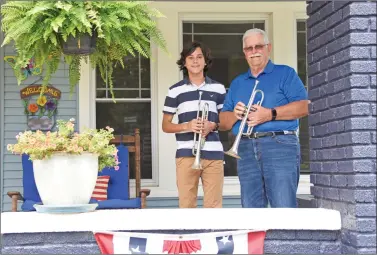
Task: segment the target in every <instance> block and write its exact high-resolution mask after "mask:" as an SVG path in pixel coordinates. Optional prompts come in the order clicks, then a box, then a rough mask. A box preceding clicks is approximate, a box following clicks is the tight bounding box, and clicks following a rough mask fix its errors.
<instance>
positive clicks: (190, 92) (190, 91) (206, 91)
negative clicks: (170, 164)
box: [163, 77, 226, 160]
mask: <svg viewBox="0 0 377 255" xmlns="http://www.w3.org/2000/svg"><path fill="white" fill-rule="evenodd" d="M199 91H202V92H203V94H202V98H201V103H200V107H203V105H204V104H205V103H208V104H209V112H208V120H209V121H212V122H215V123H219V112H220V111H221V109H222V108H223V102H224V99H225V94H226V90H225V87H224V85H222V84H220V83H219V82H217V81H214V80H212V79H211V78H209V77H206V78H205V82H204V83H203V84H202V85H200V86H195V85H193V84H191V83H190V82H189V81H188V80H187V79H184V80H182V81H180V82H178V83H177V84H174V85H173V86H171V87H170V88H169V92H168V95H167V96H166V99H165V104H164V110H163V112H164V113H165V114H178V123H179V124H181V123H187V122H189V121H191V120H192V119H195V118H196V116H197V111H198V103H199ZM200 109H202V108H200ZM200 116H201V115H200ZM175 137H176V139H177V146H178V147H177V152H176V158H179V157H193V156H194V155H193V154H192V148H193V146H194V133H193V132H190V131H189V132H181V133H176V134H175ZM198 140H199V139H198V136H197V137H196V141H198ZM223 151H224V150H223V146H222V144H221V142H220V138H219V133H218V132H217V131H215V132H210V133H209V134H208V135H207V137H206V142H205V144H204V146H203V148H202V150H201V158H204V159H211V160H223V159H224V153H223Z"/></svg>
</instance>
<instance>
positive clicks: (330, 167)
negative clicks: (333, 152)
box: [322, 162, 338, 173]
mask: <svg viewBox="0 0 377 255" xmlns="http://www.w3.org/2000/svg"><path fill="white" fill-rule="evenodd" d="M322 172H324V173H334V172H338V167H337V163H336V162H322Z"/></svg>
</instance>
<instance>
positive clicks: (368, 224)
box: [342, 215, 376, 232]
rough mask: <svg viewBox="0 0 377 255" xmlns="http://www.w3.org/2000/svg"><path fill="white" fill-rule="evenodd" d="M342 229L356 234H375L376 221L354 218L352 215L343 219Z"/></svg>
mask: <svg viewBox="0 0 377 255" xmlns="http://www.w3.org/2000/svg"><path fill="white" fill-rule="evenodd" d="M342 222H343V227H344V228H346V229H348V230H352V231H358V232H375V231H376V219H373V218H355V217H354V216H352V215H348V217H343V219H342Z"/></svg>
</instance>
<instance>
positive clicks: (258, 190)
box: [220, 29, 308, 208]
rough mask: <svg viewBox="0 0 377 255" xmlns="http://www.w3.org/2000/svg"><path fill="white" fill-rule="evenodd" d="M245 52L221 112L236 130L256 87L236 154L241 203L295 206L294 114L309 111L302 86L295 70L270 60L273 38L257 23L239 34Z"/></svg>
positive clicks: (296, 153) (296, 155) (296, 151)
mask: <svg viewBox="0 0 377 255" xmlns="http://www.w3.org/2000/svg"><path fill="white" fill-rule="evenodd" d="M242 40H243V52H244V54H245V58H246V61H247V63H248V64H249V67H250V68H249V70H248V71H247V72H246V73H243V74H240V75H239V76H237V77H236V78H235V79H234V80H233V81H232V83H231V85H230V88H229V91H228V94H227V96H226V98H225V102H224V107H223V109H222V112H221V113H220V122H221V123H222V125H223V128H224V129H227V130H229V129H232V132H233V134H234V135H237V133H238V132H239V126H240V122H241V120H242V118H243V116H244V114H245V106H247V104H248V102H249V99H250V97H251V93H252V91H253V89H254V87H255V86H257V89H259V90H261V91H263V93H264V99H263V101H262V102H261V105H258V104H257V102H258V101H260V100H261V99H262V98H261V93H257V94H256V96H255V100H254V102H253V107H252V110H251V111H250V113H249V114H248V117H247V119H248V121H247V124H248V125H245V129H244V130H243V131H241V132H243V133H246V132H247V128H248V126H250V127H253V130H252V133H251V135H247V134H244V135H243V136H242V138H241V140H240V144H239V147H238V154H239V156H240V157H241V159H239V160H238V169H237V170H238V178H239V181H240V185H241V201H242V207H247V208H258V207H266V206H267V204H268V203H269V204H270V206H271V207H293V208H294V207H297V200H296V192H297V187H298V182H299V177H300V144H299V139H298V135H297V131H298V126H299V123H298V119H299V118H301V117H304V116H306V115H307V114H308V100H307V92H306V90H305V87H304V85H303V83H302V81H301V80H300V78H299V77H298V75H297V73H296V72H295V70H294V69H293V68H291V67H289V66H286V65H277V64H274V63H273V62H272V61H271V60H270V59H269V57H270V53H271V48H272V46H271V43H270V42H269V40H268V37H267V34H266V33H265V32H264V31H263V30H260V29H250V30H248V31H246V32H245V34H244V36H243V39H242Z"/></svg>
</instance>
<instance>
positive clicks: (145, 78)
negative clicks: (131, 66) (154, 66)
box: [140, 57, 151, 88]
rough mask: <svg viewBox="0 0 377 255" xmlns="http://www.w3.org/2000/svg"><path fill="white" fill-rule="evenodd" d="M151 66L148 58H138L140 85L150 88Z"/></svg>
mask: <svg viewBox="0 0 377 255" xmlns="http://www.w3.org/2000/svg"><path fill="white" fill-rule="evenodd" d="M150 74H151V68H150V60H149V58H145V57H141V58H140V77H141V87H142V88H150V87H151V75H150Z"/></svg>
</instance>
